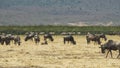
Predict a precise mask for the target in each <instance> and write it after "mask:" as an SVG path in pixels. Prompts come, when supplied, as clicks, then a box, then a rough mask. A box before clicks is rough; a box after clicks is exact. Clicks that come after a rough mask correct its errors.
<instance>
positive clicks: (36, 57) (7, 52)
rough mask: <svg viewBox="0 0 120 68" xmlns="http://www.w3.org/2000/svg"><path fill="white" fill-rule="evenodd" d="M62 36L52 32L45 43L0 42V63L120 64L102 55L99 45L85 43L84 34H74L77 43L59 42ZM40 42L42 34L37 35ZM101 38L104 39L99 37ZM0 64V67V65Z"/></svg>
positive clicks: (75, 67) (83, 67)
mask: <svg viewBox="0 0 120 68" xmlns="http://www.w3.org/2000/svg"><path fill="white" fill-rule="evenodd" d="M62 37H63V36H54V38H55V41H54V42H50V41H49V42H48V45H41V44H38V45H36V44H35V43H34V42H32V41H27V42H24V40H23V38H24V37H23V36H21V38H22V44H21V46H15V45H14V44H13V45H10V46H6V45H0V66H1V67H5V68H6V67H8V68H10V67H12V68H17V67H19V68H28V67H29V68H120V64H119V63H120V59H116V56H117V54H118V52H116V51H114V52H113V53H114V54H113V57H114V58H111V57H110V55H109V57H108V58H105V54H102V53H101V51H100V49H99V46H100V45H93V43H91V44H89V45H87V44H86V40H85V36H74V37H75V40H76V41H77V45H72V44H65V45H64V44H63V38H62ZM107 37H108V39H114V40H118V41H119V40H120V37H119V36H107ZM40 38H41V42H43V41H42V40H43V37H42V36H41V37H40ZM103 42H104V41H103ZM1 67H0V68H1Z"/></svg>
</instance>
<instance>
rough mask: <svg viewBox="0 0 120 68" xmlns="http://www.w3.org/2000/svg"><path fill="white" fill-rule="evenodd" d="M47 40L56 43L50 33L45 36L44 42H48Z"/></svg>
mask: <svg viewBox="0 0 120 68" xmlns="http://www.w3.org/2000/svg"><path fill="white" fill-rule="evenodd" d="M47 39H49V40H51V41H54V39H53V37H52V35H51V34H49V33H48V34H45V35H44V40H47Z"/></svg>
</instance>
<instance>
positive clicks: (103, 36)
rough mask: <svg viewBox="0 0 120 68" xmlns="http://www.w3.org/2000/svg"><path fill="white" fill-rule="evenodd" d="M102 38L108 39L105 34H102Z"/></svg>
mask: <svg viewBox="0 0 120 68" xmlns="http://www.w3.org/2000/svg"><path fill="white" fill-rule="evenodd" d="M100 38H104V40H105V41H106V40H107V37H106V36H105V34H103V33H102V34H100Z"/></svg>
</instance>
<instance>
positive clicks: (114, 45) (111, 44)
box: [100, 40, 120, 58]
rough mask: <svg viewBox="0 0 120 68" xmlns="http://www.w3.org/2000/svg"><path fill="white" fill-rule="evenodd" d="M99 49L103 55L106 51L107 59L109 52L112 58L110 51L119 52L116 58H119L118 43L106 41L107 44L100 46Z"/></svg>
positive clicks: (119, 47)
mask: <svg viewBox="0 0 120 68" xmlns="http://www.w3.org/2000/svg"><path fill="white" fill-rule="evenodd" d="M100 48H101V52H102V53H105V50H108V52H107V55H106V58H107V56H108V54H109V52H110V54H111V57H113V56H112V50H114V51H116V50H119V54H118V56H117V58H118V57H119V56H120V42H116V41H113V40H108V42H107V43H105V44H103V45H101V47H100Z"/></svg>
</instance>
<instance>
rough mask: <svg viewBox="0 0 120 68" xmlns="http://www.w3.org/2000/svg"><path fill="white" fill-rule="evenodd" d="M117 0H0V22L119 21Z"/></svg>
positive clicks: (65, 23) (66, 23) (97, 22)
mask: <svg viewBox="0 0 120 68" xmlns="http://www.w3.org/2000/svg"><path fill="white" fill-rule="evenodd" d="M119 3H120V0H114V1H113V0H0V25H40V24H44V25H49V24H50V25H71V24H69V23H73V24H76V23H79V22H82V23H83V24H85V23H87V25H96V24H97V25H101V24H100V23H102V24H105V25H107V23H108V22H112V23H114V24H111V25H120V24H119V22H120V20H119V18H120V12H119V11H120V4H119Z"/></svg>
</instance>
